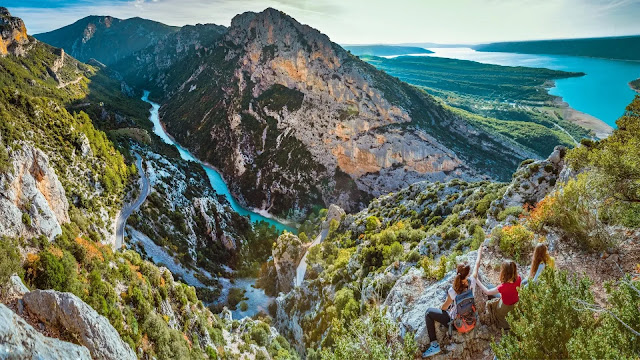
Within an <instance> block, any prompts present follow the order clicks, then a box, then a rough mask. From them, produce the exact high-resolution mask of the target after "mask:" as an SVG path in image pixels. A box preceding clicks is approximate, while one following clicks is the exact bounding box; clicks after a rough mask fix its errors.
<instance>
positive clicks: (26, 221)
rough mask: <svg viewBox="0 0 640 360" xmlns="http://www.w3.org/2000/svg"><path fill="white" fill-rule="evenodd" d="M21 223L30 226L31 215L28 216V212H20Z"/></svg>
mask: <svg viewBox="0 0 640 360" xmlns="http://www.w3.org/2000/svg"><path fill="white" fill-rule="evenodd" d="M22 223H23V224H25V225H27V226H29V227H30V226H31V216H29V214H27V213H22Z"/></svg>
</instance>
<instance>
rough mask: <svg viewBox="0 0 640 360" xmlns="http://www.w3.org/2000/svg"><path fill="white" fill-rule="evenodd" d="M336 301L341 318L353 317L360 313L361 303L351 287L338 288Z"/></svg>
mask: <svg viewBox="0 0 640 360" xmlns="http://www.w3.org/2000/svg"><path fill="white" fill-rule="evenodd" d="M334 303H335V305H336V309H337V310H338V315H339V316H340V318H346V319H353V318H355V317H356V316H358V314H359V313H360V305H359V304H358V302H357V301H356V300H355V298H354V295H353V290H351V289H349V288H342V289H340V290H338V291H337V292H336V296H335V298H334Z"/></svg>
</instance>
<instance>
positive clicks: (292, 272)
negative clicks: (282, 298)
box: [272, 232, 304, 292]
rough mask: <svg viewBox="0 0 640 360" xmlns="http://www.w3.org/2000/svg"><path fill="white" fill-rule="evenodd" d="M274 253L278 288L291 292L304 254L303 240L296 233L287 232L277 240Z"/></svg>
mask: <svg viewBox="0 0 640 360" xmlns="http://www.w3.org/2000/svg"><path fill="white" fill-rule="evenodd" d="M272 254H273V262H274V264H275V267H276V272H277V273H278V290H279V291H281V292H289V291H291V289H292V288H293V287H294V284H295V280H296V269H297V268H298V264H299V263H300V260H301V259H302V257H303V256H304V247H303V244H302V241H301V240H300V239H299V238H298V237H297V236H296V235H294V234H292V233H289V232H285V233H284V234H282V235H280V236H279V237H278V239H277V240H276V242H275V245H274V248H273V250H272Z"/></svg>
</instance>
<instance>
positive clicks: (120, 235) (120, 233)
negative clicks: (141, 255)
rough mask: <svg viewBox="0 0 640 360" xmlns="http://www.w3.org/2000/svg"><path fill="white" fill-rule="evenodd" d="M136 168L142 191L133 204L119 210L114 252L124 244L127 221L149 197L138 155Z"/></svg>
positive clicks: (148, 188)
mask: <svg viewBox="0 0 640 360" xmlns="http://www.w3.org/2000/svg"><path fill="white" fill-rule="evenodd" d="M136 167H137V168H138V174H140V179H141V180H142V190H141V191H140V195H139V196H138V198H137V199H136V200H135V201H134V202H133V203H131V204H127V205H125V206H124V207H123V208H122V210H120V214H118V218H117V219H116V241H115V244H114V247H115V249H116V250H119V249H120V248H122V245H123V244H124V227H125V226H126V225H127V219H128V218H129V216H131V214H132V213H133V212H134V211H136V210H138V209H139V208H140V206H141V205H142V203H144V201H145V200H146V199H147V195H149V190H150V186H149V178H147V175H146V174H145V173H144V170H142V158H141V157H140V155H138V154H136Z"/></svg>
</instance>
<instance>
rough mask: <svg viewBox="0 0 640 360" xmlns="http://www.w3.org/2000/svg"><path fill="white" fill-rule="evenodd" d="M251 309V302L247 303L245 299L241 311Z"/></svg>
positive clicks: (241, 304)
mask: <svg viewBox="0 0 640 360" xmlns="http://www.w3.org/2000/svg"><path fill="white" fill-rule="evenodd" d="M247 310H249V304H247V302H246V301H243V302H241V303H240V311H247Z"/></svg>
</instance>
